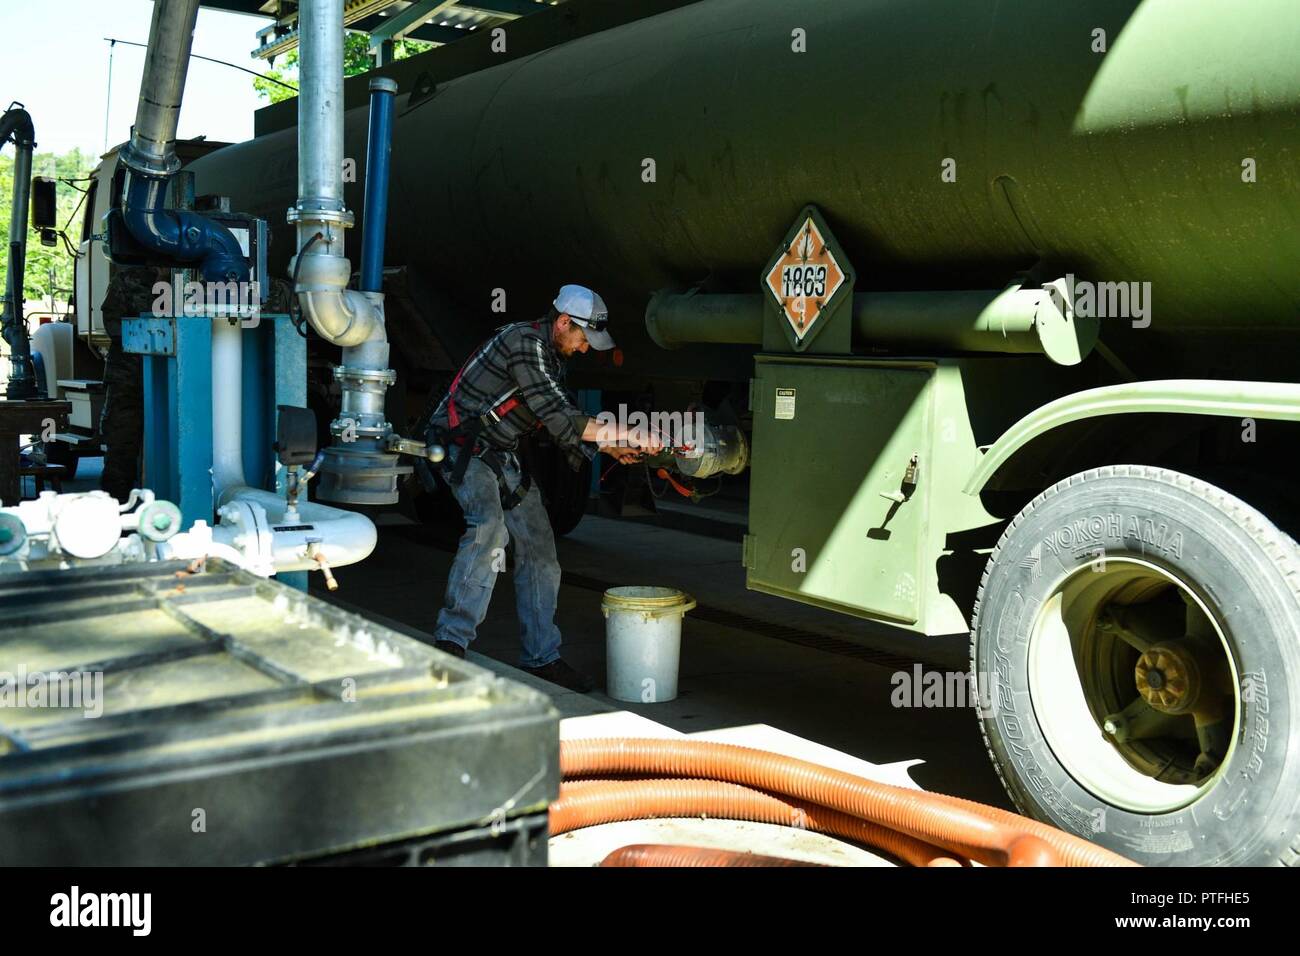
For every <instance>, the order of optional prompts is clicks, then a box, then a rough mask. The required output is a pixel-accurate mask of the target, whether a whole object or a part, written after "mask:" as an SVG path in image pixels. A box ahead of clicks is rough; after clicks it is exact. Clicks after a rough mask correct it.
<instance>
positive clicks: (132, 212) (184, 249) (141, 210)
mask: <svg viewBox="0 0 1300 956" xmlns="http://www.w3.org/2000/svg"><path fill="white" fill-rule="evenodd" d="M127 176H128V179H127V186H126V189H125V190H124V192H123V195H124V198H123V201H122V221H123V223H124V224H125V225H126V228H127V231H128V232H130V233H131V236H132V238H134V239H135V241H136V242H138V243H140V245H142V246H144V247H145V248H147V249H150V250H152V251H154V252H158V253H161V254H163V255H165V256H168V257H169V258H172V259H176V260H178V261H181V262H197V263H199V266H198V268H199V272H200V274H201V275H202V276H203V278H204V280H205V281H208V282H245V281H247V280H248V262H247V261H246V260H245V259H244V253H243V250H242V249H241V248H240V247H239V240H238V239H236V238H235V236H234V233H232V232H231V231H230V230H229V229H227V228H226V227H225V226H223V225H221V224H220V223H217V222H214V221H212V220H211V219H208V218H207V217H205V216H202V215H200V214H199V213H196V212H190V211H188V210H184V209H168V208H167V180H166V179H156V178H154V177H152V176H150V175H148V174H141V173H139V172H138V171H135V170H132V171H131V172H129V173H128V174H127Z"/></svg>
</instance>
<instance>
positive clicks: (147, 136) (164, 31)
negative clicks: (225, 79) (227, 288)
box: [121, 0, 248, 282]
mask: <svg viewBox="0 0 1300 956" xmlns="http://www.w3.org/2000/svg"><path fill="white" fill-rule="evenodd" d="M198 13H199V0H156V2H155V3H154V11H153V20H152V22H151V23H150V25H149V47H148V52H147V53H146V54H145V65H144V78H143V79H142V80H141V81H140V97H139V105H138V106H137V107H136V113H135V126H134V127H132V129H131V141H130V143H128V144H127V146H126V148H125V149H123V150H122V154H121V160H122V164H123V165H124V166H126V168H127V182H126V188H125V189H123V190H122V223H123V225H125V226H126V230H127V232H129V233H130V234H131V237H132V238H133V239H135V241H136V242H138V243H139V244H140V245H142V246H144V247H145V248H146V249H148V250H150V251H152V252H156V253H158V254H160V255H162V256H166V257H167V258H169V259H173V260H175V261H178V262H197V263H198V264H199V265H198V269H199V274H200V275H202V277H203V279H204V280H205V281H207V282H245V281H247V280H248V264H247V262H245V260H244V254H243V250H242V249H240V246H239V240H238V239H236V238H235V236H234V234H233V233H231V231H230V230H229V229H227V228H226V227H225V226H223V225H221V224H220V223H217V222H214V221H213V220H211V219H208V218H207V217H206V216H202V215H199V214H198V213H195V212H189V211H187V210H177V209H168V208H167V182H168V180H169V179H170V178H171V176H172V174H173V173H174V172H176V170H177V169H179V168H180V160H179V159H178V158H177V156H176V125H177V123H178V121H179V119H180V112H181V100H182V99H183V98H184V95H185V75H186V73H187V72H188V71H189V65H190V45H191V43H192V42H193V40H194V24H195V21H196V20H197V18H198Z"/></svg>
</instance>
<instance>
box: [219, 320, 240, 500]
mask: <svg viewBox="0 0 1300 956" xmlns="http://www.w3.org/2000/svg"><path fill="white" fill-rule="evenodd" d="M243 396H244V338H243V330H242V329H241V328H240V327H239V326H238V325H232V324H231V323H229V322H227V321H225V320H223V319H216V320H214V321H213V323H212V500H213V501H215V502H216V503H217V504H218V505H221V504H224V503H225V502H226V501H227V500H229V495H230V494H231V492H232V491H234V490H235V489H237V488H242V487H244V486H245V485H247V484H248V482H247V481H245V480H244V431H243V428H244V422H243V418H244V400H243Z"/></svg>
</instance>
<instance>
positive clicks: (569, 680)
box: [523, 659, 592, 694]
mask: <svg viewBox="0 0 1300 956" xmlns="http://www.w3.org/2000/svg"><path fill="white" fill-rule="evenodd" d="M523 671H524V673H525V674H532V675H533V676H534V677H540V678H541V679H542V680H545V681H550V682H551V683H552V684H559V685H560V686H561V687H567V688H568V689H569V690H576V691H577V692H578V693H579V694H589V693H591V690H592V683H591V681H589V680H588V679H587V678H586V677H584V676H583V675H582V674H580V673H579V672H578V671H575V670H574V669H573V668H572V667H570V666H569V665H568V664H566V663H565V662H564V661H562V660H558V659H557V660H553V661H551V662H550V663H549V664H544V665H543V666H541V667H525V668H523Z"/></svg>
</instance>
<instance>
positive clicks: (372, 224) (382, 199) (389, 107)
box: [361, 76, 397, 292]
mask: <svg viewBox="0 0 1300 956" xmlns="http://www.w3.org/2000/svg"><path fill="white" fill-rule="evenodd" d="M396 94H397V81H396V80H390V79H389V78H388V77H386V76H380V77H376V78H375V79H373V80H371V81H370V133H369V139H368V140H367V143H366V198H365V210H364V215H365V218H364V219H363V220H362V223H361V291H362V292H382V291H383V289H384V229H385V228H386V227H387V225H388V170H389V165H390V163H389V158H390V154H391V153H392V147H393V100H394V99H395V97H396Z"/></svg>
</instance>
